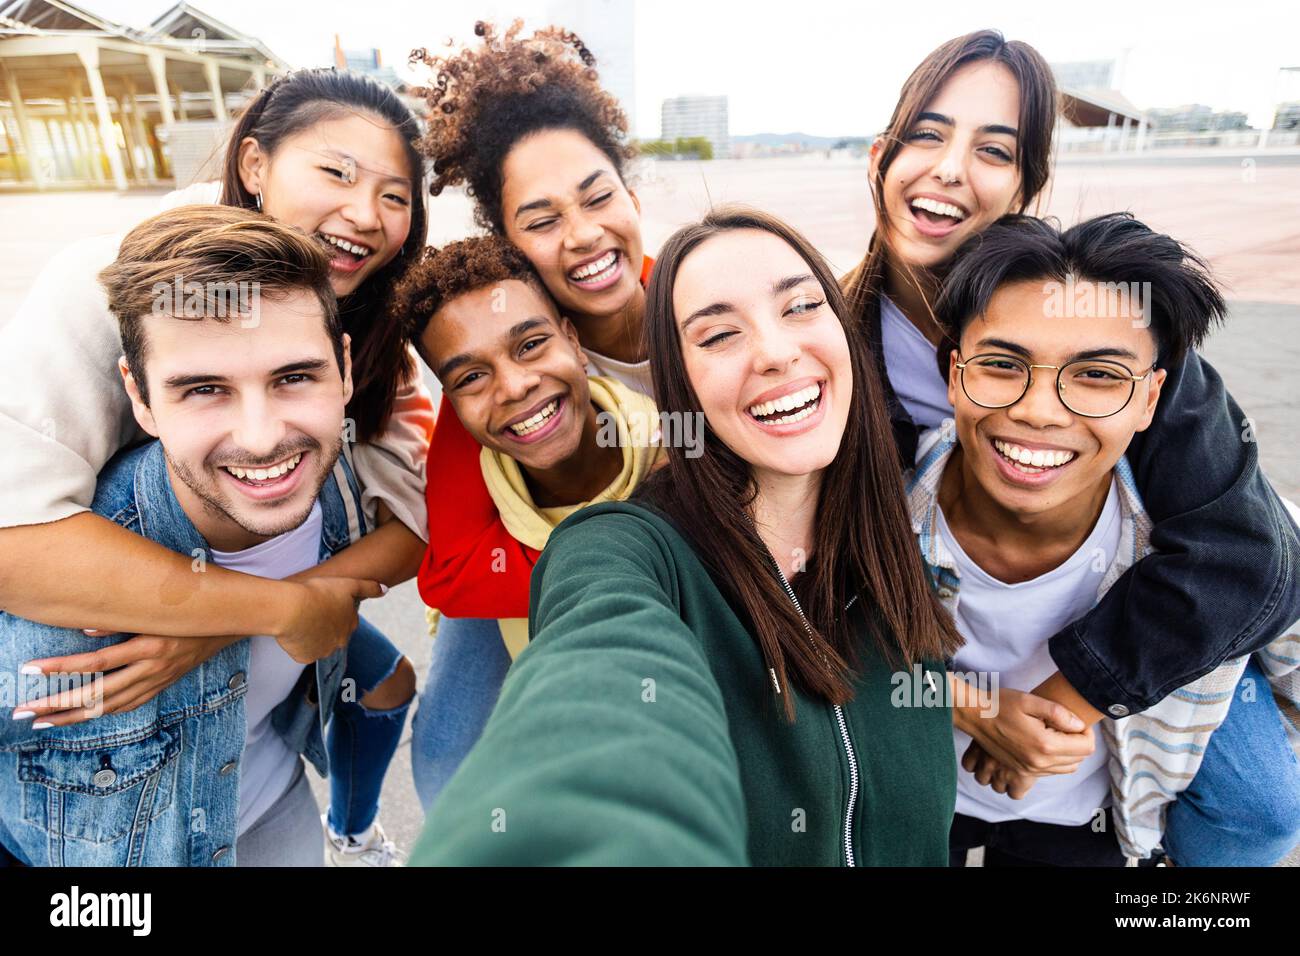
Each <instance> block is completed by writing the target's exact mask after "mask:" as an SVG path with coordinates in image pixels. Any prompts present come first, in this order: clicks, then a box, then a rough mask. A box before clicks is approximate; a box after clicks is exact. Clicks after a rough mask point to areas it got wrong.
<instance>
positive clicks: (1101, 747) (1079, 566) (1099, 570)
mask: <svg viewBox="0 0 1300 956" xmlns="http://www.w3.org/2000/svg"><path fill="white" fill-rule="evenodd" d="M938 519H939V520H938V531H939V534H940V535H942V536H943V543H944V544H945V545H946V546H947V548H948V550H949V551H950V552H951V553H952V555H953V557H954V559H955V560H956V564H957V570H958V572H959V573H960V575H961V591H960V596H959V599H958V604H957V614H956V623H957V630H959V631H960V632H961V634H962V636H963V637H964V638H966V644H965V645H964V646H963V647H962V648H961V649H960V650H958V651H957V655H956V658H955V660H954V665H955V666H954V670H956V671H957V672H958V673H969V672H971V671H976V672H984V673H987V674H992V673H996V674H998V681H999V687H1000V688H1004V689H1005V688H1011V689H1014V690H1022V691H1031V690H1033V689H1034V688H1035V687H1037V686H1038V685H1039V684H1041V683H1042V682H1043V681H1045V680H1046V679H1047V678H1048V677H1050V676H1052V674H1053V673H1055V672H1056V670H1057V667H1056V665H1055V664H1054V663H1052V658H1051V655H1050V654H1049V653H1048V650H1047V641H1048V638H1050V637H1051V636H1052V635H1053V634H1055V633H1056V632H1057V631H1059V630H1060V629H1061V628H1062V627H1064V626H1065V625H1067V624H1069V623H1070V622H1071V621H1073V620H1076V619H1078V618H1080V617H1082V616H1083V615H1084V614H1085V613H1087V612H1088V611H1089V610H1090V609H1091V608H1092V606H1093V605H1094V604H1096V603H1097V591H1098V589H1099V588H1100V586H1101V579H1102V577H1103V576H1104V575H1105V573H1106V569H1107V568H1108V567H1110V564H1111V562H1112V561H1113V560H1114V558H1115V552H1116V551H1117V550H1118V548H1119V540H1120V505H1119V490H1118V487H1117V486H1116V484H1115V480H1114V479H1113V478H1112V479H1111V484H1110V493H1109V494H1108V495H1107V496H1106V504H1105V505H1104V506H1103V507H1102V511H1101V516H1100V517H1099V518H1098V519H1097V524H1096V526H1095V527H1094V528H1093V529H1092V533H1091V534H1089V535H1088V538H1087V540H1086V541H1084V542H1083V544H1082V546H1080V548H1079V549H1078V550H1077V551H1075V552H1074V554H1073V555H1071V556H1070V558H1069V559H1068V560H1067V561H1066V562H1065V563H1064V564H1062V565H1061V566H1060V567H1057V568H1054V569H1053V570H1051V571H1048V572H1047V573H1046V574H1043V575H1040V576H1039V577H1036V578H1034V579H1032V580H1030V581H1023V582H1021V583H1020V584H1007V583H1005V582H1003V581H999V580H997V579H996V578H994V577H992V576H991V575H989V574H988V573H987V572H986V571H985V570H984V569H983V568H981V567H980V566H979V565H977V564H976V563H975V562H974V561H972V560H971V559H970V557H969V556H968V555H967V554H966V552H965V551H963V550H962V547H961V545H960V544H958V542H957V539H956V538H955V537H954V536H953V534H952V531H951V530H950V529H949V528H948V522H947V521H946V520H945V519H944V517H943V511H942V510H940V511H939V515H938ZM1093 734H1094V735H1095V737H1096V740H1097V749H1096V750H1094V751H1093V752H1092V755H1091V756H1090V757H1088V758H1087V759H1086V760H1084V761H1083V763H1082V764H1080V766H1079V769H1078V770H1076V771H1075V772H1074V773H1072V774H1064V775H1062V774H1053V775H1050V776H1046V777H1039V778H1038V780H1037V781H1036V782H1035V783H1034V786H1033V788H1032V789H1031V790H1030V791H1029V793H1028V794H1027V795H1026V796H1025V797H1024V799H1021V800H1012V799H1011V798H1010V797H1008V796H1007V795H1006V794H1002V793H997V792H996V791H994V790H993V789H992V788H991V787H986V786H982V785H981V784H980V783H978V782H977V781H976V780H975V775H974V774H972V773H969V772H967V771H966V770H963V769H962V767H961V758H962V755H963V754H964V753H965V752H966V748H967V747H968V746H970V741H971V739H970V737H968V736H967V735H966V734H964V733H962V732H961V731H959V730H957V729H956V728H954V729H953V743H954V744H955V745H956V749H957V761H958V766H957V812H958V813H964V814H966V815H967V816H971V817H975V818H977V819H980V820H987V821H988V822H990V823H1000V822H1002V821H1004V820H1036V821H1038V822H1040V823H1056V824H1061V825H1065V826H1078V825H1081V824H1085V823H1088V822H1090V821H1091V820H1092V818H1093V814H1094V813H1095V811H1096V810H1097V809H1098V808H1100V807H1104V806H1107V805H1108V804H1109V795H1110V775H1109V773H1108V772H1107V769H1106V758H1107V754H1108V751H1107V748H1106V742H1105V739H1104V738H1103V737H1102V735H1101V734H1100V733H1098V731H1097V728H1096V727H1094V728H1093Z"/></svg>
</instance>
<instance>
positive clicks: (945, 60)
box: [841, 30, 1058, 320]
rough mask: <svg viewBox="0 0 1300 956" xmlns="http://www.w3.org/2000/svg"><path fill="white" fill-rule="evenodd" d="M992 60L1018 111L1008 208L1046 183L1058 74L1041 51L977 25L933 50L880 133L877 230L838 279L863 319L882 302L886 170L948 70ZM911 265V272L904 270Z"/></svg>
mask: <svg viewBox="0 0 1300 956" xmlns="http://www.w3.org/2000/svg"><path fill="white" fill-rule="evenodd" d="M984 60H989V61H992V62H994V63H1001V64H1002V65H1003V66H1005V67H1006V68H1007V69H1008V70H1010V71H1011V74H1012V75H1013V76H1014V77H1015V78H1016V83H1017V84H1018V85H1019V87H1020V117H1019V123H1018V125H1017V133H1018V135H1017V136H1016V167H1017V169H1018V170H1019V171H1020V189H1019V191H1018V194H1017V203H1016V206H1015V208H1014V209H1012V210H1011V211H1012V212H1025V211H1026V210H1028V209H1029V207H1030V206H1031V205H1033V204H1034V202H1035V200H1037V199H1038V197H1039V194H1040V193H1042V191H1043V189H1044V188H1045V187H1046V186H1047V183H1048V180H1049V179H1050V177H1051V170H1052V136H1053V134H1054V132H1055V127H1056V114H1057V107H1058V100H1057V90H1056V80H1055V79H1054V77H1053V76H1052V68H1051V67H1050V66H1048V65H1047V61H1046V60H1044V59H1043V57H1042V54H1040V53H1039V52H1038V51H1037V50H1035V49H1034V48H1033V47H1032V46H1030V45H1029V44H1028V43H1023V42H1021V41H1019V40H1010V41H1008V40H1006V39H1005V38H1004V37H1003V36H1002V34H1001V33H999V32H998V31H997V30H977V31H975V32H974V33H968V34H966V35H965V36H960V37H956V38H954V39H952V40H949V41H948V42H947V43H944V44H943V45H941V46H940V47H938V48H937V49H936V50H934V51H932V52H931V53H930V54H929V55H928V56H927V57H926V58H925V59H924V60H922V61H921V63H920V65H919V66H917V68H916V69H915V70H913V71H912V75H911V76H909V77H908V78H907V82H906V83H904V84H903V88H902V90H901V91H900V93H899V96H898V104H897V105H896V106H895V107H894V115H893V116H892V117H890V120H889V126H888V127H886V129H885V131H884V132H883V133H882V134H881V135H880V142H881V153H880V161H879V162H878V163H877V164H876V169H875V173H874V175H873V176H872V179H871V201H872V205H873V206H874V208H875V211H876V229H875V232H874V233H873V234H872V236H871V242H870V244H869V245H868V247H867V253H866V255H865V256H863V258H862V261H861V262H859V263H858V265H857V266H855V267H854V268H853V270H852V271H851V272H850V273H849V274H848V275H846V276H845V277H844V278H843V279H842V280H841V283H842V286H843V289H844V294H845V296H846V297H847V298H848V303H849V313H850V314H851V315H853V316H855V317H857V318H858V319H862V320H865V319H866V318H867V317H868V316H869V315H871V310H874V309H877V308H879V302H880V292H881V290H882V288H883V286H884V282H885V265H886V261H887V257H888V255H889V253H888V248H887V246H886V236H887V233H888V213H887V212H886V210H885V199H884V194H885V176H886V174H887V173H888V172H889V167H890V165H891V164H892V163H893V162H894V158H895V157H896V156H897V155H898V151H899V149H901V148H902V146H903V144H904V142H905V137H906V136H907V133H908V131H909V130H911V128H912V127H913V126H914V125H916V118H917V116H919V115H920V113H921V112H922V111H923V110H924V109H925V107H926V106H927V105H928V104H929V103H930V102H931V101H932V100H933V99H934V98H935V96H937V95H938V93H939V90H940V89H941V88H942V86H943V85H944V83H946V82H948V80H949V79H950V78H951V77H952V75H953V73H955V72H956V71H957V70H959V69H961V68H962V67H964V66H967V65H968V64H971V63H977V62H980V61H984ZM909 271H911V270H909Z"/></svg>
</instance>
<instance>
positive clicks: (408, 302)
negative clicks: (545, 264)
mask: <svg viewBox="0 0 1300 956" xmlns="http://www.w3.org/2000/svg"><path fill="white" fill-rule="evenodd" d="M508 279H517V280H519V281H520V282H527V283H529V284H530V285H532V286H533V287H534V288H536V289H537V290H538V291H540V292H541V293H542V294H544V295H546V296H547V298H549V297H550V293H548V292H547V291H546V286H544V285H543V284H542V280H541V279H540V278H538V276H537V273H536V272H535V271H534V270H533V267H532V264H531V263H530V262H529V261H528V259H527V257H526V256H525V255H524V254H523V253H522V252H520V251H519V250H518V249H516V248H515V246H514V245H513V244H512V243H511V242H510V240H508V239H504V238H502V237H501V236H471V237H470V238H468V239H458V240H456V241H455V242H451V243H448V244H447V245H445V246H443V247H442V248H441V249H435V248H434V247H433V246H428V247H426V248H425V250H424V251H423V252H422V253H421V254H420V257H419V258H418V259H417V260H416V261H415V262H413V263H411V267H410V268H409V269H408V270H407V272H406V275H404V276H403V277H402V279H401V281H400V282H399V283H398V284H397V287H396V288H395V289H394V290H393V301H392V306H393V310H394V314H395V315H396V316H397V318H398V321H401V322H402V323H404V328H405V329H406V336H407V338H408V340H410V341H411V342H413V343H416V342H418V341H419V339H420V336H421V335H423V334H424V330H425V328H427V327H428V325H429V320H430V319H432V318H433V315H434V313H435V312H437V311H438V310H439V309H440V308H442V306H443V305H444V304H445V303H447V302H450V301H451V300H452V299H454V298H456V297H457V296H459V295H464V294H465V293H467V292H473V291H475V290H476V289H482V288H484V287H485V286H490V285H495V284H496V283H498V282H505V281H506V280H508Z"/></svg>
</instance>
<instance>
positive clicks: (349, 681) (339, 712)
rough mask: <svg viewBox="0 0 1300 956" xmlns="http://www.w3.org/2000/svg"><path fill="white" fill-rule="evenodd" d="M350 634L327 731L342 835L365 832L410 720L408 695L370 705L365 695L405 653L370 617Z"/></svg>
mask: <svg viewBox="0 0 1300 956" xmlns="http://www.w3.org/2000/svg"><path fill="white" fill-rule="evenodd" d="M360 621H361V623H360V626H359V627H358V628H357V629H356V630H355V631H353V632H352V637H351V638H349V639H348V656H347V668H346V670H345V671H344V674H343V683H342V684H341V685H340V687H339V697H338V699H337V700H336V701H335V702H334V716H333V719H331V720H330V724H329V728H328V730H327V733H326V741H325V744H326V750H327V752H328V754H329V763H330V810H329V825H330V828H331V829H333V831H334V832H335V833H337V834H339V835H340V836H355V835H357V834H359V833H364V832H365V831H366V829H367V828H368V827H369V826H370V824H371V823H373V822H374V819H375V816H376V815H377V814H378V813H379V791H380V790H381V789H382V788H383V785H384V774H386V773H387V772H388V765H389V763H390V762H391V761H392V759H393V754H394V753H395V752H396V751H397V744H398V742H399V741H400V740H401V738H402V728H403V727H404V726H405V724H406V712H407V711H408V710H409V709H410V707H411V702H410V701H409V700H408V701H407V702H406V703H405V704H403V705H402V706H400V707H394V708H393V709H391V710H371V709H369V708H367V707H363V706H361V699H362V698H363V697H365V696H366V694H368V693H370V692H371V691H372V690H374V689H375V688H376V687H378V686H379V685H380V684H382V683H383V682H384V681H386V680H387V679H388V678H389V677H391V676H392V675H393V671H394V670H395V669H396V668H397V665H398V662H399V661H401V659H402V652H401V651H399V650H398V649H397V648H396V647H394V646H393V643H392V642H391V641H389V640H388V638H386V637H384V635H383V634H381V633H380V632H379V631H378V630H377V629H376V628H375V626H374V625H373V624H371V623H370V622H369V621H367V620H366V619H365V618H361V619H360Z"/></svg>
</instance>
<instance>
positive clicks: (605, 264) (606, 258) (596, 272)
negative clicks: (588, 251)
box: [569, 250, 618, 282]
mask: <svg viewBox="0 0 1300 956" xmlns="http://www.w3.org/2000/svg"><path fill="white" fill-rule="evenodd" d="M617 261H618V253H617V252H614V251H612V250H611V251H610V252H607V253H605V255H603V256H601V257H600V258H599V259H597V260H596V261H595V262H589V263H587V264H586V265H585V266H579V267H578V268H577V269H574V270H573V271H572V272H570V273H569V278H571V279H573V280H574V281H576V282H583V281H586V280H589V279H591V278H593V277H595V276H600V277H601V278H606V276H603V275H601V274H602V273H605V272H609V271H610V270H612V269H613V268H614V263H616V262H617Z"/></svg>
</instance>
